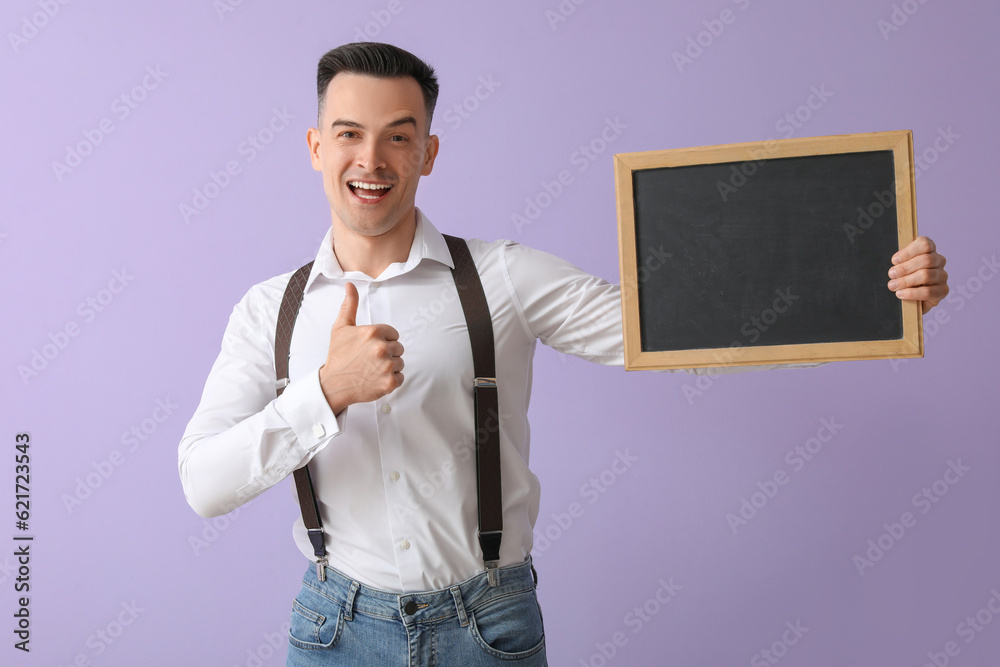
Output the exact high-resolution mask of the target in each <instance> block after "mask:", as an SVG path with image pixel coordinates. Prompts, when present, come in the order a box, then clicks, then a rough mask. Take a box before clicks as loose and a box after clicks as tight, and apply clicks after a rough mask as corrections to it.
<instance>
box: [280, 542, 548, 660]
mask: <svg viewBox="0 0 1000 667" xmlns="http://www.w3.org/2000/svg"><path fill="white" fill-rule="evenodd" d="M288 635H289V636H288V663H287V664H288V665H289V667H312V666H317V667H318V666H320V665H324V666H325V665H350V667H366V666H372V667H397V666H398V667H431V666H448V665H462V666H463V667H466V666H468V667H480V666H481V667H491V666H494V667H498V666H500V665H505V666H507V667H513V665H514V664H517V665H519V666H522V667H546V665H547V663H546V661H545V633H544V630H543V629H542V614H541V610H540V608H539V606H538V599H537V598H536V597H535V584H534V580H533V577H532V573H531V561H530V560H528V561H525V562H524V563H521V564H519V565H512V566H509V567H505V568H501V569H500V585H499V586H497V587H496V588H491V587H490V585H489V583H488V582H487V580H486V573H485V572H482V573H480V574H478V575H476V576H474V577H472V578H471V579H468V580H466V581H464V582H462V583H460V584H456V585H455V586H451V587H450V588H445V589H441V590H437V591H428V592H424V593H404V594H396V593H390V592H388V591H382V590H379V589H376V588H370V587H368V586H365V585H364V584H361V583H359V582H357V581H353V580H351V579H350V578H348V577H346V576H344V575H343V574H341V573H340V572H338V571H337V570H334V569H333V568H329V567H328V568H327V569H326V581H319V579H318V578H317V577H316V566H315V565H314V564H310V565H309V568H308V569H307V570H306V574H305V576H304V577H303V578H302V590H301V591H299V595H298V597H297V598H295V600H294V601H293V602H292V618H291V629H290V630H289V632H288Z"/></svg>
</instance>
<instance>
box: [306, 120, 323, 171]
mask: <svg viewBox="0 0 1000 667" xmlns="http://www.w3.org/2000/svg"><path fill="white" fill-rule="evenodd" d="M306 143H307V144H309V160H310V161H311V162H312V168H313V169H314V170H316V171H323V161H322V159H321V156H320V145H319V130H317V129H316V128H315V127H310V128H309V131H308V132H306Z"/></svg>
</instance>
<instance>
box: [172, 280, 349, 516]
mask: <svg viewBox="0 0 1000 667" xmlns="http://www.w3.org/2000/svg"><path fill="white" fill-rule="evenodd" d="M279 298H280V293H279ZM276 317H277V303H267V300H266V299H265V298H264V296H263V293H262V291H261V290H260V288H259V286H258V287H255V288H253V289H251V290H250V292H248V293H247V295H246V296H245V297H244V298H243V300H242V301H240V303H239V304H237V306H236V307H235V308H234V309H233V313H232V315H231V316H230V318H229V324H228V325H227V327H226V332H225V334H224V336H223V339H222V349H221V351H220V353H219V356H218V358H216V360H215V364H214V365H213V366H212V370H211V372H210V373H209V376H208V380H207V381H206V382H205V390H204V392H203V394H202V398H201V402H200V403H199V405H198V408H197V410H196V411H195V413H194V416H193V417H192V418H191V421H190V422H189V423H188V425H187V428H186V429H185V431H184V435H183V437H182V438H181V442H180V446H179V447H178V469H179V472H180V478H181V484H182V486H183V488H184V496H185V498H187V501H188V504H190V505H191V507H192V508H193V509H194V510H195V511H196V512H197V513H198V514H200V515H201V516H203V517H213V516H218V515H220V514H225V513H226V512H230V511H232V510H233V509H235V508H236V507H238V506H240V505H242V504H244V503H247V502H249V501H250V500H252V499H253V498H255V497H256V496H258V495H260V494H261V493H262V492H264V491H265V490H266V489H268V488H270V487H271V486H273V485H275V484H277V483H278V482H279V481H281V480H282V479H284V478H285V477H286V476H288V475H289V474H290V473H291V472H292V471H294V470H295V469H297V468H300V467H302V466H304V465H305V464H307V463H308V462H309V461H310V459H312V457H313V456H315V455H316V454H317V453H318V452H319V451H320V450H322V449H323V448H324V447H325V446H326V445H327V444H328V443H329V442H330V440H331V439H332V438H333V437H334V436H336V435H338V434H339V433H340V432H341V430H342V427H343V426H344V423H345V421H346V418H347V410H344V411H343V412H341V414H340V415H339V419H338V417H336V416H334V414H333V411H332V410H331V408H330V405H329V404H328V403H327V401H326V397H325V396H324V395H323V390H322V388H321V387H320V383H319V368H316V369H314V370H312V371H310V372H309V373H307V374H305V375H304V376H302V377H300V378H296V380H295V381H294V382H292V383H291V384H289V385H288V387H287V388H286V389H285V391H284V393H282V395H281V396H280V397H277V398H275V394H276V390H275V388H276V384H275V380H276V379H275V369H274V347H273V329H274V322H275V320H276ZM268 331H270V332H272V333H271V334H270V335H268Z"/></svg>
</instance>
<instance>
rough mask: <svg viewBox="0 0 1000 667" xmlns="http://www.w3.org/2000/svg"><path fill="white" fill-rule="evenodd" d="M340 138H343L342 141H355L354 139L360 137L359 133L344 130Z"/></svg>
mask: <svg viewBox="0 0 1000 667" xmlns="http://www.w3.org/2000/svg"><path fill="white" fill-rule="evenodd" d="M339 136H340V138H342V139H354V138H355V137H357V136H358V135H357V133H355V132H354V131H352V130H344V131H343V132H341V133H340V135H339Z"/></svg>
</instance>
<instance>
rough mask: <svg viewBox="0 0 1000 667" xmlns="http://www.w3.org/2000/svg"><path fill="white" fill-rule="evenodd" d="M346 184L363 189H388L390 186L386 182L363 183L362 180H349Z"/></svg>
mask: <svg viewBox="0 0 1000 667" xmlns="http://www.w3.org/2000/svg"><path fill="white" fill-rule="evenodd" d="M348 185H350V186H351V187H354V188H361V189H363V190H388V189H389V188H391V187H392V186H391V185H388V184H386V183H363V182H362V181H349V182H348Z"/></svg>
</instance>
